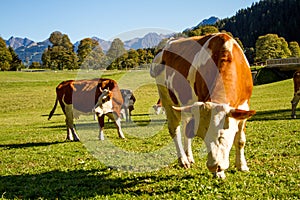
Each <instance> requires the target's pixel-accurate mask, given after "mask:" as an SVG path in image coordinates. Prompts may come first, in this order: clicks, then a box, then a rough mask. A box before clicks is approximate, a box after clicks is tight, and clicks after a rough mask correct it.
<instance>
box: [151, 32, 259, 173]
mask: <svg viewBox="0 0 300 200" xmlns="http://www.w3.org/2000/svg"><path fill="white" fill-rule="evenodd" d="M153 62H154V63H153V64H152V66H151V70H150V74H151V76H152V77H155V79H156V83H157V87H158V91H159V96H160V99H161V100H162V104H163V107H164V108H165V111H166V115H167V119H168V120H167V121H168V129H169V133H170V135H171V137H172V138H173V141H174V143H175V147H176V150H177V156H178V162H179V164H180V165H181V166H183V167H185V168H189V167H190V165H191V164H192V163H194V158H193V154H192V144H191V141H192V138H193V137H194V136H200V137H201V138H202V139H203V140H204V142H205V144H206V147H207V152H208V160H207V163H206V165H207V167H208V169H209V170H210V171H211V172H213V173H214V175H215V176H216V177H221V178H225V173H224V170H226V169H227V168H228V167H229V152H230V149H231V147H232V145H233V144H234V145H235V147H236V161H235V165H236V167H237V168H238V169H239V170H241V171H248V170H249V168H248V166H247V162H246V159H245V156H244V146H245V141H246V136H245V132H244V131H245V130H244V129H245V124H246V120H247V119H248V118H249V117H250V116H252V115H253V114H255V111H253V110H249V99H250V96H251V93H252V88H253V84H252V76H251V71H250V68H249V64H248V61H247V59H246V57H245V55H244V53H243V51H242V49H241V48H240V46H239V45H238V43H237V42H236V41H235V40H234V39H233V38H231V37H230V36H229V35H227V34H225V33H218V34H211V35H206V36H196V37H190V38H182V39H178V40H173V41H169V42H168V43H167V45H166V46H165V48H164V49H163V50H162V51H161V52H160V53H159V54H158V55H157V56H156V57H155V58H154V61H153ZM180 121H183V131H184V132H185V134H184V136H185V139H184V146H183V145H182V142H181V130H180Z"/></svg>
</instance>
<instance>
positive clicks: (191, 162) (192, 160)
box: [187, 156, 195, 164]
mask: <svg viewBox="0 0 300 200" xmlns="http://www.w3.org/2000/svg"><path fill="white" fill-rule="evenodd" d="M187 159H188V161H189V163H190V164H194V163H195V160H194V157H193V156H188V157H187Z"/></svg>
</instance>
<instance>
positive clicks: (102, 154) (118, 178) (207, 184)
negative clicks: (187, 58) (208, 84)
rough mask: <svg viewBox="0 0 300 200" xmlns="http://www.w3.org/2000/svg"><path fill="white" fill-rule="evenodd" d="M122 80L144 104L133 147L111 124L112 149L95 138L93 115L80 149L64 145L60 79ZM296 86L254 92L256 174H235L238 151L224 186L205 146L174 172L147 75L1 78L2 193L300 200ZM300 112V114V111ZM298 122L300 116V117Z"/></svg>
mask: <svg viewBox="0 0 300 200" xmlns="http://www.w3.org/2000/svg"><path fill="white" fill-rule="evenodd" d="M98 76H102V77H109V78H113V79H116V80H118V82H119V84H120V87H121V88H129V89H132V90H133V91H134V94H135V96H136V98H137V102H136V104H135V110H134V111H133V117H132V120H133V122H132V123H125V122H122V126H123V131H124V133H125V136H126V137H127V139H126V140H121V139H119V138H118V134H117V131H116V129H115V127H114V124H113V122H109V123H106V124H105V130H104V131H105V141H104V142H101V141H99V140H98V139H97V136H98V125H97V122H96V121H94V120H93V116H83V117H81V118H80V119H79V120H77V121H76V124H77V130H78V133H79V135H80V137H81V140H82V142H66V141H65V137H66V128H65V123H64V115H63V113H62V111H61V109H60V106H58V107H57V110H56V112H55V115H54V116H53V117H52V119H51V121H48V120H47V118H48V114H49V111H50V110H51V109H52V107H53V104H54V100H55V87H56V86H57V85H58V84H59V83H60V82H61V81H63V80H67V79H81V78H94V77H98ZM292 90H293V86H292V81H291V80H286V81H282V82H277V83H272V84H267V85H261V86H255V87H254V91H253V96H252V99H251V108H252V109H255V110H256V111H257V114H256V115H255V116H254V117H252V118H251V119H250V120H249V122H248V123H247V130H246V134H247V144H246V149H245V151H246V158H247V161H248V165H249V167H250V172H249V173H242V172H239V171H237V170H236V169H235V168H234V166H233V165H234V149H233V150H232V152H231V157H230V160H231V162H230V163H231V165H230V168H229V169H228V170H227V171H226V176H227V178H226V179H225V180H219V179H214V178H213V177H212V174H211V173H210V172H209V171H208V170H207V168H206V166H205V162H206V154H205V148H204V146H203V142H202V141H201V140H200V139H199V138H196V139H195V140H194V143H193V147H194V156H195V160H196V163H195V164H194V165H193V167H192V168H191V169H189V170H184V169H181V168H179V167H178V166H177V160H176V152H175V149H174V146H173V143H172V140H171V138H170V137H169V134H168V131H167V127H166V119H165V116H164V115H158V116H156V115H154V113H153V110H152V105H153V104H155V103H156V101H157V99H158V95H157V89H156V86H155V84H154V80H152V78H151V77H150V76H149V73H148V72H147V71H133V72H125V71H123V72H118V71H114V72H110V71H106V72H93V71H90V72H88V73H83V72H80V73H78V72H1V73H0V92H1V96H0V102H1V104H0V110H1V112H0V127H1V129H0V132H1V134H0V195H1V196H2V197H3V198H7V199H13V198H15V199H37V198H41V199H54V198H59V199H81V198H82V199H86V198H90V199H299V198H300V194H299V186H300V181H299V174H300V173H299V172H300V170H299V164H300V163H299V160H300V155H299V153H300V148H299V146H300V141H299V138H300V131H299V130H300V123H299V119H296V120H292V119H291V118H290V113H291V112H290V101H291V98H292V96H293V91H292ZM298 112H299V113H300V110H299V109H298V110H297V113H298ZM299 116H300V114H299Z"/></svg>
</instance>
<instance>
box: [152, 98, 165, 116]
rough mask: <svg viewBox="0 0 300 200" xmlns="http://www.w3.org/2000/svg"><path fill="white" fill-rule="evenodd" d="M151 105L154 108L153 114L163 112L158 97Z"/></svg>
mask: <svg viewBox="0 0 300 200" xmlns="http://www.w3.org/2000/svg"><path fill="white" fill-rule="evenodd" d="M152 107H153V109H154V112H155V114H157V115H159V114H160V113H162V114H164V113H165V111H164V108H163V107H162V103H161V100H160V99H158V101H157V103H156V104H155V105H153V106H152Z"/></svg>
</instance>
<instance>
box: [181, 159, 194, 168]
mask: <svg viewBox="0 0 300 200" xmlns="http://www.w3.org/2000/svg"><path fill="white" fill-rule="evenodd" d="M178 164H179V166H180V167H183V168H185V169H188V168H190V167H191V163H190V162H189V161H188V159H187V158H178Z"/></svg>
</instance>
